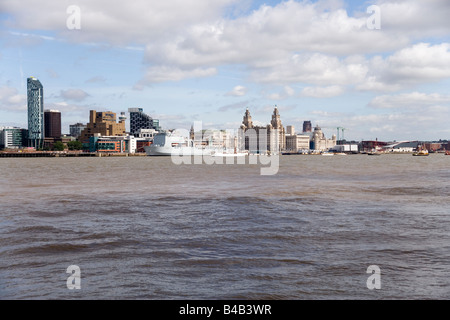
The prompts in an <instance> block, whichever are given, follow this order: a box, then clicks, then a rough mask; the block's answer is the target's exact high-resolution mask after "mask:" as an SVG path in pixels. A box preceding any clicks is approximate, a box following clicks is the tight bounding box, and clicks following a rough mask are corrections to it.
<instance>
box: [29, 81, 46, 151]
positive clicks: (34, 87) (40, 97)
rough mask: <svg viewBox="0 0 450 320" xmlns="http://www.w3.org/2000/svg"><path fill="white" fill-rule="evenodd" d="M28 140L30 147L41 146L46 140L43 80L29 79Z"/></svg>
mask: <svg viewBox="0 0 450 320" xmlns="http://www.w3.org/2000/svg"><path fill="white" fill-rule="evenodd" d="M27 96H28V141H29V146H30V147H35V148H41V147H42V146H43V142H44V133H45V131H44V88H43V87H42V84H41V82H40V81H39V80H38V79H36V78H34V77H30V78H28V79H27Z"/></svg>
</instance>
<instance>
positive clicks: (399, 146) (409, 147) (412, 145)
mask: <svg viewBox="0 0 450 320" xmlns="http://www.w3.org/2000/svg"><path fill="white" fill-rule="evenodd" d="M419 145H420V142H419V141H400V142H395V143H392V144H386V145H383V146H382V149H383V150H384V151H386V152H413V151H416V150H417V147H418V146H419ZM375 149H376V148H375Z"/></svg>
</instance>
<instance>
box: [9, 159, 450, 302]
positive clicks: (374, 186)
mask: <svg viewBox="0 0 450 320" xmlns="http://www.w3.org/2000/svg"><path fill="white" fill-rule="evenodd" d="M0 182H1V183H0V299H165V300H169V299H286V300H291V299H450V209H449V199H450V157H448V156H444V155H442V154H432V155H430V156H429V157H412V156H411V155H383V156H377V157H371V156H367V155H348V156H333V157H324V156H281V159H280V168H279V172H278V174H276V175H268V176H263V175H260V166H259V165H249V164H247V165H205V164H204V165H175V164H173V163H172V161H171V159H170V158H168V157H163V158H153V157H130V158H113V157H111V158H50V159H48V158H46V159H38V158H37V159H0ZM71 265H76V266H79V268H80V270H81V289H80V290H69V289H68V288H67V283H66V280H67V278H68V277H69V274H68V273H66V270H67V268H68V266H71ZM372 265H376V266H378V267H379V268H380V270H381V275H380V278H379V279H380V280H381V289H379V290H377V289H374V290H369V289H368V287H367V280H368V278H369V277H370V276H371V274H369V273H367V268H368V267H369V266H372Z"/></svg>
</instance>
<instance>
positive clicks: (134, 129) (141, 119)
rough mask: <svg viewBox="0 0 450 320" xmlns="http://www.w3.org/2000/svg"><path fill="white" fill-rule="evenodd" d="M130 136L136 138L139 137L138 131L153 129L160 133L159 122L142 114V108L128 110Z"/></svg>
mask: <svg viewBox="0 0 450 320" xmlns="http://www.w3.org/2000/svg"><path fill="white" fill-rule="evenodd" d="M128 112H129V113H130V134H131V135H133V136H135V137H137V136H139V130H140V129H154V130H156V131H160V130H161V128H160V126H159V120H157V119H153V118H152V117H150V116H149V115H147V114H145V113H144V110H143V109H142V108H130V109H128Z"/></svg>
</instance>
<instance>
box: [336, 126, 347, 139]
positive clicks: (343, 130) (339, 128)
mask: <svg viewBox="0 0 450 320" xmlns="http://www.w3.org/2000/svg"><path fill="white" fill-rule="evenodd" d="M336 129H337V141H339V140H340V139H339V132H340V131H342V140H344V132H345V130H347V128H344V127H336Z"/></svg>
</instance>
